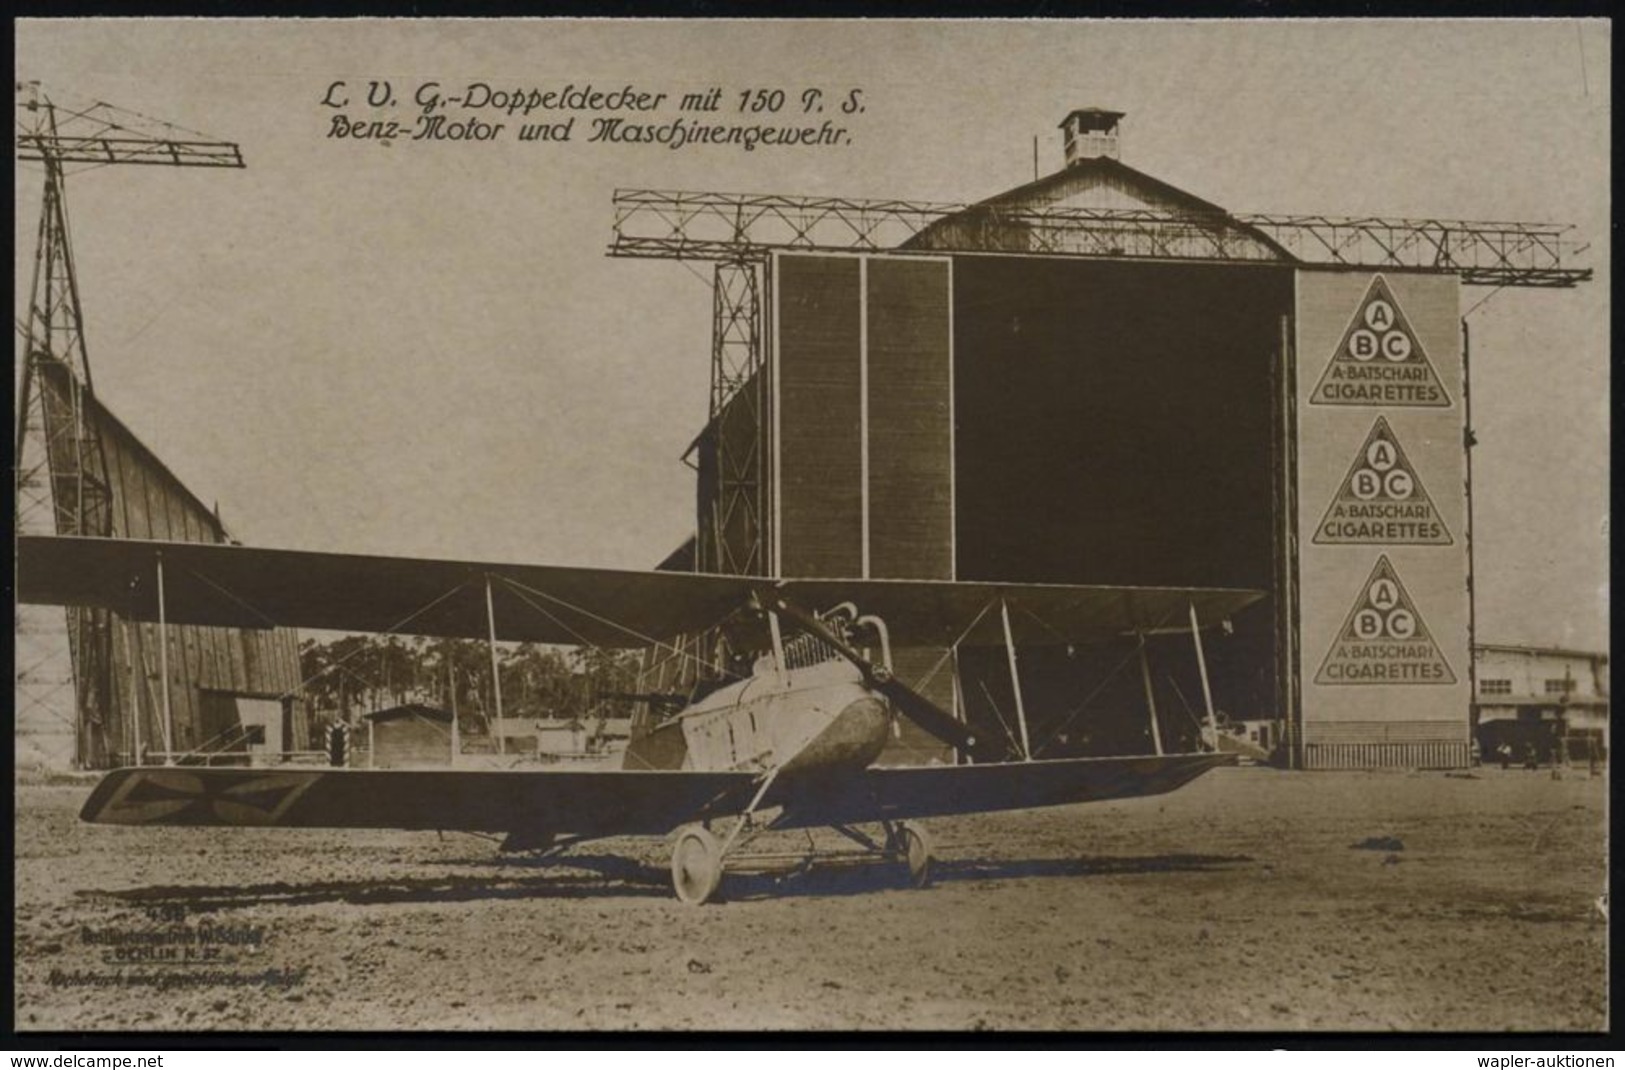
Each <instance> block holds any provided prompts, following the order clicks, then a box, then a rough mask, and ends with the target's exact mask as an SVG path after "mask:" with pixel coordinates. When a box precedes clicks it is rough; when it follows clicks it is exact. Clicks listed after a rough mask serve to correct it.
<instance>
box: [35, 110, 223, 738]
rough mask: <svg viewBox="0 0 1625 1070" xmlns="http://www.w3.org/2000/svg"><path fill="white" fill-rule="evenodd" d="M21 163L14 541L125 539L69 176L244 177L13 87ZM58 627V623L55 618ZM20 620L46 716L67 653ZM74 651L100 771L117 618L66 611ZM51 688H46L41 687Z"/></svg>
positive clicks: (125, 116)
mask: <svg viewBox="0 0 1625 1070" xmlns="http://www.w3.org/2000/svg"><path fill="white" fill-rule="evenodd" d="M17 91H18V99H17V123H16V125H17V135H16V146H17V159H18V160H19V161H22V162H27V163H37V164H39V165H41V167H42V169H43V172H44V193H43V200H42V203H41V208H40V221H39V229H38V235H37V238H36V244H35V252H34V269H33V283H32V286H31V289H30V297H29V307H28V310H27V313H26V315H25V316H20V317H19V323H18V332H19V334H20V335H21V342H22V350H21V353H20V354H19V359H20V361H21V364H22V368H21V375H20V377H19V383H20V385H19V389H18V397H17V415H16V421H17V422H16V431H17V439H16V453H15V454H14V457H15V459H16V461H15V463H16V468H15V470H14V476H15V482H14V494H15V497H14V505H15V510H14V513H13V516H14V524H15V528H16V531H17V532H18V533H51V534H57V535H77V536H90V537H108V536H111V535H114V534H116V533H117V524H116V521H115V509H114V505H115V502H114V492H113V486H112V483H111V481H110V479H109V473H108V467H107V456H106V451H105V449H104V446H103V443H102V440H101V433H100V428H99V426H98V417H97V415H96V411H95V406H94V404H93V402H94V398H95V393H94V388H93V385H92V379H91V371H90V359H89V355H88V353H87V350H86V345H85V334H84V311H83V306H82V304H81V301H80V293H79V281H78V275H77V273H76V272H75V270H74V263H73V252H72V248H73V246H72V241H71V232H70V230H69V227H68V211H67V190H66V180H67V175H68V168H69V167H70V166H73V165H82V166H83V167H85V168H86V169H88V168H90V167H101V166H106V165H108V164H146V165H159V166H170V167H242V166H243V162H242V155H241V153H240V151H239V150H238V148H237V146H236V145H234V144H230V143H228V142H220V141H214V140H212V139H209V138H207V137H205V136H202V135H197V136H196V137H190V136H185V137H177V136H176V135H177V134H183V135H190V134H191V132H190V131H182V130H181V129H180V128H178V127H174V126H171V125H169V124H164V123H158V122H157V121H155V120H151V119H147V118H146V117H144V116H139V115H136V114H135V113H133V112H127V111H124V110H122V109H119V108H115V107H113V106H112V105H110V104H106V103H102V102H96V103H93V104H90V105H88V106H86V107H83V108H73V109H67V108H62V107H59V106H58V105H56V104H54V103H53V102H52V101H51V100H50V99H49V98H47V97H46V96H45V95H44V94H43V93H42V92H41V91H40V87H39V84H38V83H37V82H31V83H27V84H23V85H19V86H17ZM52 615H53V616H54V613H53V614H52ZM27 616H28V617H29V619H28V620H26V621H25V620H24V619H23V617H24V614H22V613H21V612H19V615H18V618H17V620H16V625H17V629H18V633H19V636H22V635H24V634H28V635H30V636H31V638H32V639H33V640H36V641H35V642H34V643H33V645H32V647H31V649H28V650H26V651H24V650H23V649H22V647H21V644H19V658H18V679H17V691H18V699H19V706H20V707H21V706H23V705H24V704H25V703H27V704H33V705H49V704H51V703H52V699H53V698H55V697H57V694H56V693H57V692H59V691H61V690H62V689H63V686H64V684H65V681H66V675H67V674H64V673H62V672H61V671H60V670H58V671H55V672H53V671H52V670H51V668H50V662H52V661H53V660H59V659H60V652H61V649H62V645H61V644H60V643H56V644H55V645H54V649H53V644H52V642H51V639H52V637H51V636H50V634H49V633H50V632H51V631H52V630H54V629H52V628H51V626H50V624H49V623H48V621H47V619H46V618H44V617H43V616H39V617H36V615H34V614H31V613H30V614H27ZM66 647H67V653H68V655H69V659H70V662H71V667H72V668H71V679H72V682H73V693H74V707H75V714H74V728H75V732H74V737H75V745H74V760H75V762H76V763H77V764H78V765H80V766H95V765H99V764H102V759H103V758H104V757H105V755H106V751H107V749H108V744H107V729H108V722H109V720H110V718H111V716H112V712H113V703H114V698H113V683H114V682H113V679H112V676H113V617H112V615H111V614H110V613H108V612H107V611H106V610H92V609H79V608H69V609H68V610H67V611H66ZM41 684H43V687H41V686H39V685H41ZM58 716H60V714H58Z"/></svg>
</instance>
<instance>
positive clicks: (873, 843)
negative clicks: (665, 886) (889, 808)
mask: <svg viewBox="0 0 1625 1070" xmlns="http://www.w3.org/2000/svg"><path fill="white" fill-rule="evenodd" d="M744 823H745V819H741V824H744ZM830 827H831V828H832V829H834V830H835V831H836V832H839V833H840V834H841V835H842V836H845V837H846V838H847V839H849V840H851V841H852V842H854V843H856V844H857V845H858V848H859V849H858V850H845V851H819V850H816V849H815V848H814V847H813V846H812V840H811V837H809V838H808V847H807V849H806V850H803V851H779V852H758V851H737V849H738V848H742V847H744V846H745V845H746V844H748V843H750V842H751V841H752V840H754V839H755V838H756V836H757V835H758V834H760V833H761V832H765V831H767V829H768V826H765V825H756V826H754V827H751V828H750V829H749V831H747V832H746V834H745V835H743V836H740V835H739V834H738V830H734V831H733V833H731V834H730V835H729V836H728V838H727V839H726V840H720V841H719V840H718V839H717V837H716V835H715V834H714V833H713V832H712V831H711V830H710V829H708V828H706V827H705V826H704V825H698V824H696V825H685V826H684V827H683V828H681V829H680V830H678V833H677V840H676V843H675V844H673V846H672V852H671V883H672V888H673V890H675V891H676V893H677V898H678V899H680V900H681V901H683V902H684V903H688V904H689V905H691V906H699V905H700V904H702V903H706V902H709V901H711V900H712V899H714V898H715V897H716V894H717V889H718V888H719V887H721V885H722V875H723V872H724V870H725V869H726V870H729V871H732V872H759V873H772V872H782V871H785V870H787V869H788V870H792V871H799V872H806V871H808V870H810V869H812V868H813V866H814V865H816V864H818V863H825V864H832V863H843V862H844V863H863V862H875V861H885V862H902V863H903V864H904V865H905V866H906V867H907V869H908V881H909V885H910V886H911V887H914V888H924V887H925V886H926V885H928V884H930V883H931V875H932V868H933V861H934V860H933V858H932V856H931V839H930V837H929V836H927V835H926V832H925V829H923V828H921V827H920V826H919V825H916V824H914V823H913V822H909V821H897V822H894V821H883V822H881V828H882V830H883V831H884V833H885V835H884V837H883V838H882V839H880V840H876V839H874V838H872V837H870V836H868V835H865V834H864V833H863V832H861V831H859V830H858V829H856V828H853V827H852V826H850V825H832V826H830ZM736 851H737V853H736Z"/></svg>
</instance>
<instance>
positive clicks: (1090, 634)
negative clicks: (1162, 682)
mask: <svg viewBox="0 0 1625 1070" xmlns="http://www.w3.org/2000/svg"><path fill="white" fill-rule="evenodd" d="M781 590H782V594H783V596H784V597H785V598H786V599H787V600H789V601H791V602H796V603H799V604H801V605H804V606H817V607H824V606H831V605H836V604H838V603H840V602H843V601H848V600H850V601H852V602H853V603H855V604H856V605H857V607H858V609H859V610H860V611H862V612H864V613H873V614H875V615H877V616H879V617H880V618H881V619H882V620H884V621H885V622H886V628H887V630H888V631H889V632H890V633H891V639H892V642H893V643H904V642H907V643H910V644H917V645H922V646H932V645H935V646H950V645H955V644H957V645H960V646H1002V645H1003V644H1004V641H1005V634H1004V622H1003V619H1002V617H1003V614H1002V613H1001V611H1000V607H999V603H1000V602H1001V601H1002V602H1003V603H1004V604H1005V605H1006V606H1007V607H1008V611H1009V619H1010V633H1011V635H1012V637H1013V638H1014V639H1015V642H1016V645H1017V646H1043V645H1050V644H1055V643H1062V644H1065V643H1078V644H1083V643H1092V642H1098V641H1100V640H1103V639H1111V638H1114V637H1117V636H1121V635H1129V634H1132V633H1134V632H1136V631H1146V632H1154V631H1159V630H1162V629H1168V628H1174V629H1177V630H1180V631H1184V630H1187V629H1189V627H1190V611H1191V609H1192V607H1194V608H1195V610H1196V615H1197V620H1198V622H1199V623H1200V624H1201V626H1202V627H1204V628H1206V627H1210V626H1212V625H1216V624H1218V623H1219V622H1220V621H1221V620H1223V619H1224V618H1226V617H1229V616H1231V615H1232V614H1234V613H1236V612H1238V611H1240V610H1242V609H1244V608H1246V607H1247V606H1249V605H1251V604H1252V603H1254V602H1256V601H1258V600H1259V599H1260V598H1262V597H1264V592H1263V591H1255V590H1250V589H1245V588H1233V587H1101V586H1085V585H1079V584H1060V583H989V582H982V581H965V580H786V581H784V583H783V585H782V588H781Z"/></svg>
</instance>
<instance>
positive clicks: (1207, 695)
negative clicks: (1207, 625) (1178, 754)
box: [1190, 602, 1219, 752]
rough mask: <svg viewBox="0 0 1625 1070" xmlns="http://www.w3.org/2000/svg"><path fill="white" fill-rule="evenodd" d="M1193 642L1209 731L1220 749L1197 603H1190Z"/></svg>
mask: <svg viewBox="0 0 1625 1070" xmlns="http://www.w3.org/2000/svg"><path fill="white" fill-rule="evenodd" d="M1190 609H1191V642H1192V643H1194V644H1195V645H1196V670H1197V672H1199V673H1200V674H1201V676H1202V701H1203V702H1204V703H1206V704H1207V730H1208V735H1209V736H1211V737H1212V743H1213V749H1214V751H1215V752H1217V751H1218V749H1219V721H1218V718H1216V717H1215V716H1214V715H1213V689H1212V688H1211V687H1209V686H1208V682H1207V655H1205V654H1203V653H1202V626H1201V624H1200V622H1199V621H1197V619H1196V603H1195V602H1191V603H1190Z"/></svg>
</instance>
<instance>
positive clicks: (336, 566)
mask: <svg viewBox="0 0 1625 1070" xmlns="http://www.w3.org/2000/svg"><path fill="white" fill-rule="evenodd" d="M160 561H162V568H163V602H164V605H163V609H164V615H165V617H166V619H167V620H169V621H171V622H172V623H176V624H212V625H223V626H228V627H235V628H267V627H272V626H293V627H303V628H326V629H330V630H333V631H357V632H379V633H383V632H403V633H406V634H409V635H437V636H454V637H461V638H467V639H477V638H484V637H485V636H486V635H487V634H488V630H487V629H488V626H489V625H488V621H487V617H486V589H487V580H489V581H490V592H491V611H492V612H491V616H492V617H493V618H494V619H495V621H496V635H497V638H498V639H503V640H512V641H530V642H536V643H564V644H572V645H583V646H586V645H590V646H599V647H634V646H645V645H647V644H649V643H652V642H654V641H655V640H657V639H664V638H669V637H670V636H672V635H675V634H678V633H681V632H697V631H701V630H703V629H705V628H708V627H710V626H711V625H713V624H715V623H716V622H717V621H718V620H720V619H722V618H723V617H724V616H726V615H727V614H728V613H729V612H730V611H732V610H733V609H735V608H737V607H738V606H739V605H740V604H741V603H742V602H744V601H745V600H746V599H747V598H748V597H749V595H750V592H751V589H752V587H751V583H750V581H748V580H743V579H737V578H733V577H727V576H698V575H686V574H683V573H675V572H627V571H620V570H616V569H601V568H558V567H553V566H547V565H501V564H482V563H478V562H470V561H441V560H430V559H423V558H404V557H376V556H366V555H361V554H331V553H311V552H308V551H302V550H267V549H261V548H258V547H249V546H232V545H226V544H220V543H193V542H147V541H141V540H135V539H100V538H71V537H60V536H23V537H21V538H19V539H18V540H17V599H18V601H20V602H27V603H40V604H46V605H92V606H101V607H104V608H107V609H112V610H114V611H116V612H118V613H120V614H122V615H123V616H125V617H128V618H130V619H133V620H146V621H154V620H157V619H158V616H159V612H158V611H159V603H158V569H159V562H160Z"/></svg>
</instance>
